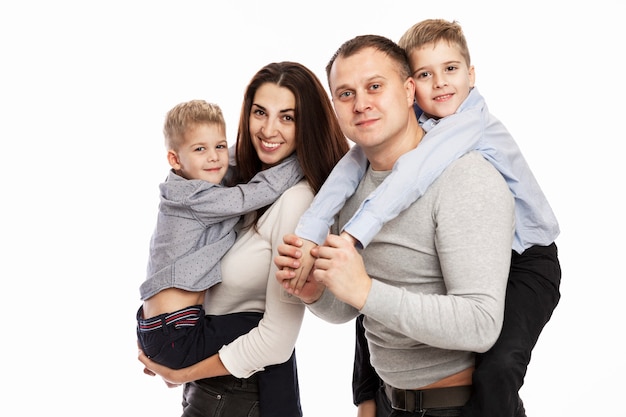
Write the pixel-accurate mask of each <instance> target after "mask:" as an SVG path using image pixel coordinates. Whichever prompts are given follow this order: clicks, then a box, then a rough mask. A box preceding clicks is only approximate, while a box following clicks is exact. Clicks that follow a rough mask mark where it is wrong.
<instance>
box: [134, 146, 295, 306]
mask: <svg viewBox="0 0 626 417" xmlns="http://www.w3.org/2000/svg"><path fill="white" fill-rule="evenodd" d="M301 178H302V170H301V168H300V165H299V164H298V161H297V159H296V157H295V155H291V156H290V157H288V158H287V159H285V161H283V163H281V164H279V165H277V166H275V167H272V168H269V169H266V170H264V171H261V172H259V173H258V174H257V175H255V176H254V178H252V180H250V182H248V183H246V184H239V185H236V186H233V187H224V186H222V185H217V184H212V183H210V182H207V181H203V180H187V179H185V178H182V177H180V176H179V175H177V174H175V173H174V172H173V171H170V173H169V175H168V177H167V179H166V181H165V182H163V183H161V184H160V185H159V189H160V192H161V201H160V204H159V213H158V217H157V224H156V228H155V230H154V233H153V235H152V239H151V240H150V257H149V261H148V268H147V279H146V280H145V281H144V282H143V283H142V284H141V286H140V289H139V292H140V296H141V299H142V300H146V299H148V298H150V297H151V296H153V295H154V294H156V293H157V292H159V291H162V290H164V289H166V288H172V287H173V288H180V289H183V290H188V291H203V290H206V289H207V288H209V287H211V286H213V285H215V284H216V283H218V282H220V281H221V271H220V263H219V262H220V260H221V259H222V257H223V256H224V254H225V253H226V252H227V251H228V250H229V249H230V247H231V246H232V245H233V243H234V242H235V238H236V236H237V235H236V231H235V226H236V225H237V223H238V222H239V219H240V218H241V216H242V215H243V214H245V213H248V212H251V211H254V210H257V209H259V208H262V207H265V206H267V205H270V204H272V203H273V202H274V201H276V199H277V198H278V197H280V195H281V194H282V193H283V192H284V191H285V190H287V189H288V188H290V187H292V186H293V185H295V184H297V183H298V181H300V179H301Z"/></svg>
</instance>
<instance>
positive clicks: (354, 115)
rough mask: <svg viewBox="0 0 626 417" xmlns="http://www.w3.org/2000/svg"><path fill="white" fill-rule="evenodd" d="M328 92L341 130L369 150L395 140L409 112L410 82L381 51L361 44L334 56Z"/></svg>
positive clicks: (386, 145) (410, 107) (378, 148)
mask: <svg viewBox="0 0 626 417" xmlns="http://www.w3.org/2000/svg"><path fill="white" fill-rule="evenodd" d="M329 85H330V92H331V96H332V99H333V104H334V106H335V113H336V114H337V118H338V119H339V124H340V125H341V129H342V130H343V133H344V134H345V135H346V136H347V137H348V138H349V139H350V140H352V141H354V142H355V143H357V144H359V145H360V146H361V147H363V148H364V150H365V151H366V153H367V152H368V150H369V151H375V152H376V151H378V152H380V151H384V149H385V148H387V147H388V146H389V145H392V144H393V143H394V140H399V139H400V136H401V134H402V133H403V132H405V131H406V126H407V123H408V120H409V115H410V116H412V117H415V116H413V113H412V112H413V107H412V105H413V97H414V93H415V87H414V82H413V80H412V79H411V78H410V77H407V78H404V77H403V76H402V75H401V73H400V66H399V64H398V63H396V62H395V61H394V60H392V59H391V58H389V57H388V56H387V55H386V54H384V53H383V52H380V51H378V50H376V49H374V48H365V49H363V50H361V51H360V52H358V53H356V54H354V55H352V56H349V57H338V58H337V59H336V60H335V62H334V63H333V66H332V68H331V71H330V74H329Z"/></svg>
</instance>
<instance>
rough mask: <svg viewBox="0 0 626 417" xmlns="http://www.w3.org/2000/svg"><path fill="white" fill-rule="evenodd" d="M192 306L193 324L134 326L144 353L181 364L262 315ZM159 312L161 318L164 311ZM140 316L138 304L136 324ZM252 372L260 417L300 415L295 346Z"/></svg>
mask: <svg viewBox="0 0 626 417" xmlns="http://www.w3.org/2000/svg"><path fill="white" fill-rule="evenodd" d="M194 307H198V308H199V309H200V310H199V313H198V314H199V315H200V319H199V320H198V323H197V324H196V325H195V326H182V327H179V328H176V326H175V324H169V325H163V326H162V327H161V328H159V329H158V330H152V331H141V330H140V329H139V326H138V329H137V337H138V339H139V341H140V343H141V346H142V349H143V351H144V353H145V354H146V355H148V357H151V358H152V360H154V361H155V362H157V363H160V364H162V365H165V366H167V367H169V368H173V369H180V368H185V367H187V366H190V365H193V364H194V363H197V362H199V361H201V360H203V359H205V358H207V357H208V356H211V355H213V354H215V353H217V352H218V351H219V349H220V348H221V347H222V346H224V345H225V344H228V343H231V342H232V341H233V340H235V339H236V338H237V337H239V336H241V335H243V334H246V333H248V332H249V331H250V330H252V329H253V328H255V327H257V326H258V323H259V321H260V320H261V318H263V314H262V313H256V312H254V313H253V312H241V313H231V314H225V315H219V316H214V315H212V316H208V315H205V313H204V309H203V308H202V306H194ZM162 316H163V319H164V318H165V316H167V314H164V315H162ZM141 317H142V309H141V308H140V309H139V311H138V312H137V320H138V323H140V324H141V323H142V322H145V321H144V320H142V319H141ZM159 317H161V316H159ZM152 320H154V319H152ZM254 376H255V378H254V380H253V381H251V382H250V383H251V384H257V381H258V385H259V387H258V395H259V406H260V411H261V417H284V416H300V415H302V410H301V405H300V390H299V384H298V374H297V367H296V354H295V350H294V351H293V352H292V354H291V357H290V358H289V360H287V362H285V363H281V364H277V365H270V366H266V367H265V370H264V371H261V372H257V373H256V374H255V375H254ZM232 379H233V380H235V381H243V380H239V379H237V378H234V377H233V378H232ZM207 381H208V380H207ZM244 382H245V381H244ZM194 401H195V397H194ZM192 408H193V407H192ZM190 410H191V408H190Z"/></svg>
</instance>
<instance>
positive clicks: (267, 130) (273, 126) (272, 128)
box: [261, 117, 278, 138]
mask: <svg viewBox="0 0 626 417" xmlns="http://www.w3.org/2000/svg"><path fill="white" fill-rule="evenodd" d="M277 126H278V120H277V119H276V118H275V117H268V118H267V119H265V122H264V123H263V125H262V126H261V133H263V135H264V136H265V137H266V138H271V137H273V136H276V132H278V127H277Z"/></svg>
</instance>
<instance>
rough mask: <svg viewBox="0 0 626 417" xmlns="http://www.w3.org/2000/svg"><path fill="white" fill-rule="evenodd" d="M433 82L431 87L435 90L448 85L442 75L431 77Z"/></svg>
mask: <svg viewBox="0 0 626 417" xmlns="http://www.w3.org/2000/svg"><path fill="white" fill-rule="evenodd" d="M433 79H434V82H433V86H434V87H435V88H442V87H445V86H447V85H448V81H447V80H446V77H445V75H444V74H435V75H434V76H433Z"/></svg>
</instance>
